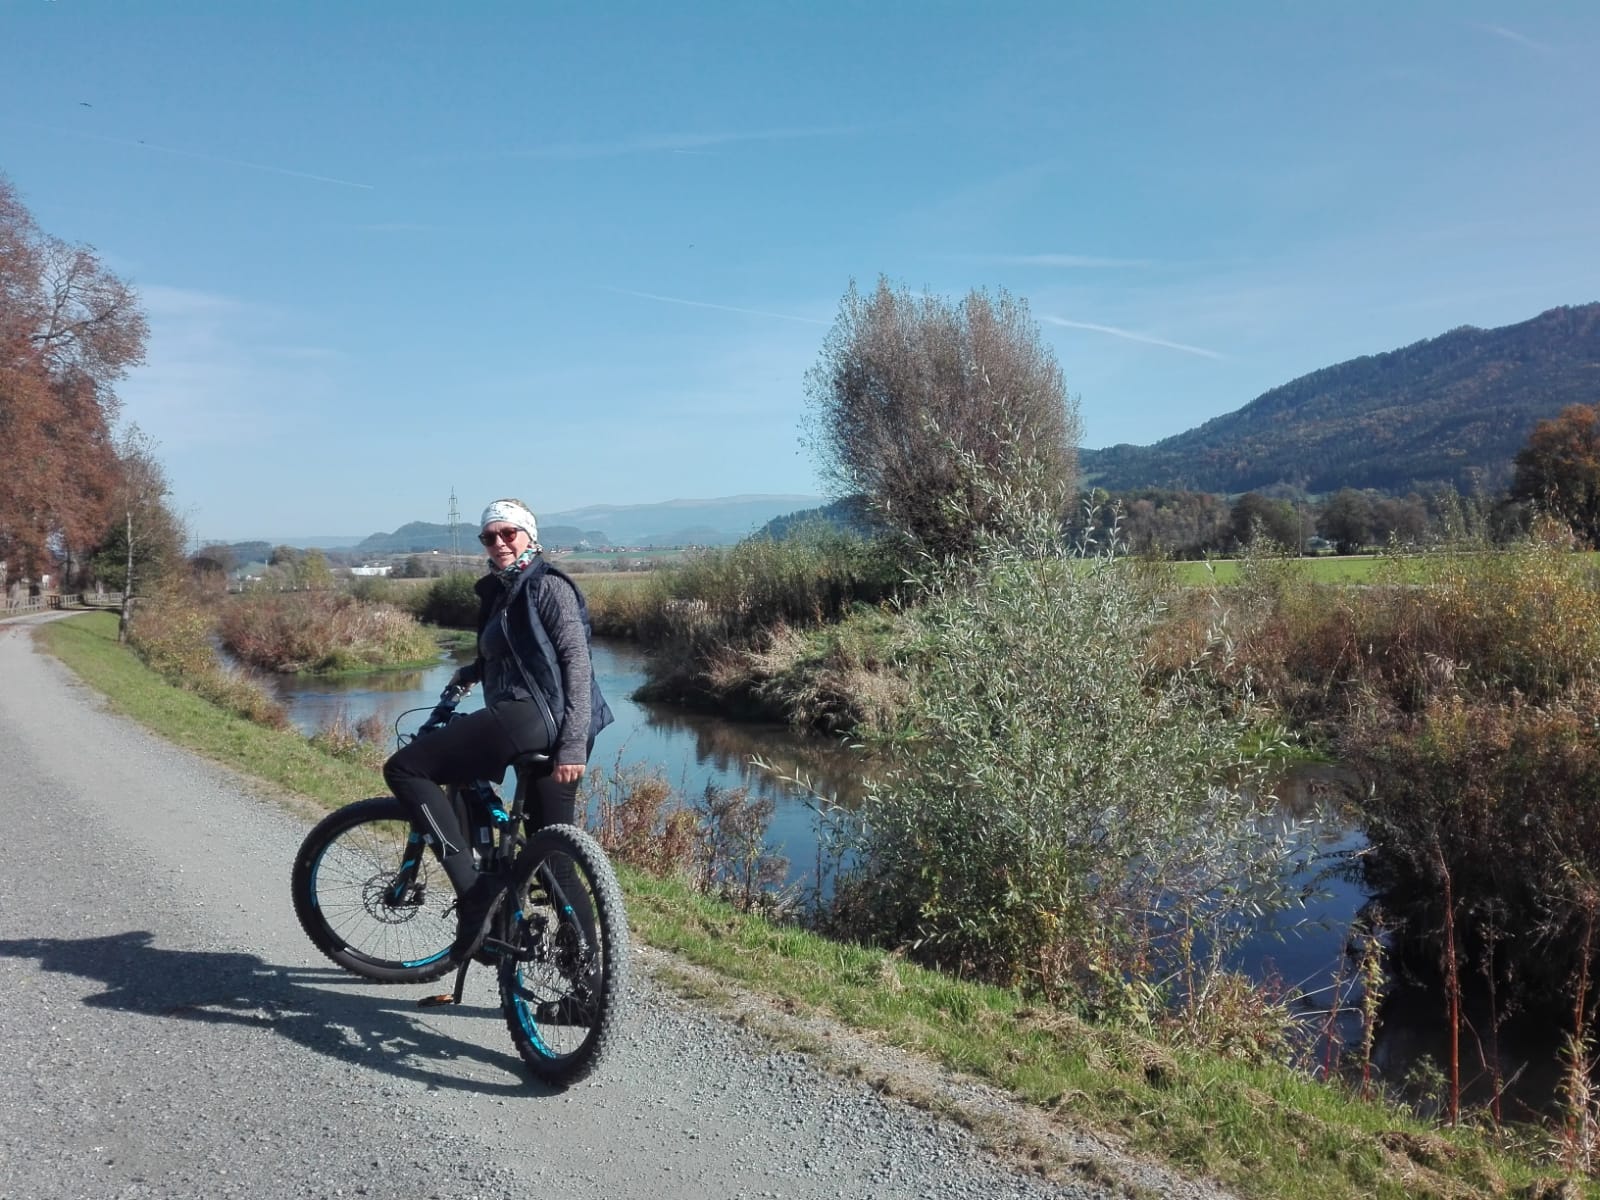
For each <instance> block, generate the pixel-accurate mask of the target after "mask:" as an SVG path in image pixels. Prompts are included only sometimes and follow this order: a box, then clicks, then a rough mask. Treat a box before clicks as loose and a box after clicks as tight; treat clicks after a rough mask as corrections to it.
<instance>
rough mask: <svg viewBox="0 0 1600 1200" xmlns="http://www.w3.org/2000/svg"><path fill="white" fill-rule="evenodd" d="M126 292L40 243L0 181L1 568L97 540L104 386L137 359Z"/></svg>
mask: <svg viewBox="0 0 1600 1200" xmlns="http://www.w3.org/2000/svg"><path fill="white" fill-rule="evenodd" d="M146 336H147V326H146V322H145V317H144V313H143V312H142V311H141V309H140V308H139V305H138V303H137V299H136V297H135V296H134V293H133V290H132V289H131V288H130V287H129V286H128V285H127V284H126V283H125V282H123V281H122V280H121V279H119V278H118V277H117V276H115V275H113V274H112V273H111V272H110V271H108V270H106V268H105V267H104V266H103V265H102V264H101V263H100V260H99V259H98V258H97V257H96V256H95V254H94V252H93V251H92V250H90V249H89V248H88V247H85V246H72V245H69V244H67V243H66V242H63V241H61V240H60V239H58V238H54V237H51V236H49V235H48V234H46V233H44V232H43V231H42V230H41V229H40V228H39V227H38V225H37V223H36V222H35V221H34V219H33V216H32V214H31V213H29V212H28V210H27V208H26V207H25V206H24V205H23V203H22V201H21V199H20V197H19V196H18V195H17V192H16V189H15V188H14V187H12V185H11V184H10V182H9V181H7V180H6V179H5V178H4V177H3V176H0V447H4V449H3V452H0V453H3V456H4V457H3V464H4V469H3V470H0V561H4V562H5V563H6V564H7V567H8V570H9V571H10V572H11V573H20V574H22V575H25V576H32V575H37V574H39V573H41V572H42V571H44V570H45V569H47V566H48V564H49V563H50V562H51V560H52V558H53V557H54V555H53V553H52V551H53V550H59V551H62V552H64V553H66V554H67V555H68V556H69V557H71V556H72V555H73V554H74V553H75V552H81V551H82V550H84V549H86V548H88V547H91V546H93V545H94V544H95V542H96V540H97V539H98V538H99V536H100V535H101V534H102V533H103V532H104V530H105V528H106V525H107V521H108V519H109V517H110V515H111V512H112V510H113V508H114V506H115V494H114V493H115V491H116V488H117V486H118V480H119V465H118V459H117V453H116V446H115V445H114V443H113V438H112V433H111V426H112V422H113V421H114V420H115V418H116V414H117V397H116V393H115V391H114V390H113V385H114V384H115V383H116V381H117V380H119V379H121V378H122V377H123V375H125V374H126V373H127V371H128V369H129V368H130V367H132V366H135V365H137V364H138V363H140V362H141V361H143V357H144V347H145V339H146Z"/></svg>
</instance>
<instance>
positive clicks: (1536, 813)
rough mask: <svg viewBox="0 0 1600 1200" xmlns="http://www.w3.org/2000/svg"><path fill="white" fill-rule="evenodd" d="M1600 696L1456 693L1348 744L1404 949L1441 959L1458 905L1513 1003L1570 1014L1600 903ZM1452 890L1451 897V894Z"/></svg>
mask: <svg viewBox="0 0 1600 1200" xmlns="http://www.w3.org/2000/svg"><path fill="white" fill-rule="evenodd" d="M1596 729H1600V687H1597V686H1595V685H1588V686H1585V687H1582V688H1578V689H1574V690H1573V691H1572V692H1571V693H1570V694H1568V695H1567V696H1565V697H1563V698H1562V699H1559V700H1555V701H1551V702H1549V703H1545V704H1533V703H1528V702H1526V701H1519V700H1513V701H1511V702H1510V703H1505V702H1501V701H1498V700H1494V699H1488V698H1463V697H1449V698H1445V699H1440V700H1436V701H1434V702H1432V703H1430V704H1429V705H1428V706H1427V708H1426V709H1425V710H1424V711H1423V712H1422V713H1420V714H1404V713H1398V712H1395V711H1393V710H1374V711H1372V712H1369V713H1366V714H1363V716H1362V717H1361V718H1359V719H1358V720H1357V721H1356V722H1354V723H1353V724H1352V726H1351V727H1350V729H1349V730H1348V731H1347V732H1346V734H1345V736H1344V738H1343V739H1342V740H1341V744H1340V749H1341V752H1342V754H1343V755H1344V757H1345V759H1346V761H1348V762H1349V763H1350V764H1351V765H1352V766H1353V767H1354V768H1355V769H1356V770H1357V772H1358V773H1359V774H1360V776H1361V778H1362V780H1363V782H1364V783H1365V784H1366V785H1367V794H1366V796H1365V798H1364V799H1363V801H1362V815H1363V825H1364V827H1365V832H1366V834H1367V838H1368V841H1369V843H1370V845H1371V850H1370V852H1369V853H1368V854H1367V855H1366V856H1364V858H1363V860H1362V861H1363V867H1364V872H1365V875H1366V878H1367V882H1368V885H1369V886H1370V887H1371V888H1372V889H1373V890H1374V892H1375V893H1376V894H1377V895H1378V896H1380V897H1381V899H1382V901H1383V904H1384V908H1385V910H1386V911H1387V912H1389V913H1391V914H1397V915H1403V916H1404V918H1405V926H1404V928H1403V929H1402V930H1401V933H1402V935H1403V937H1402V939H1401V940H1400V945H1401V946H1402V947H1403V948H1409V950H1410V951H1411V954H1410V956H1411V957H1413V958H1415V957H1418V956H1420V958H1421V959H1422V960H1423V961H1424V962H1426V963H1428V964H1433V963H1436V962H1437V961H1438V953H1437V940H1438V931H1439V930H1440V929H1443V928H1445V927H1446V926H1445V921H1444V916H1445V913H1444V907H1445V900H1444V897H1445V896H1447V895H1448V896H1450V897H1452V898H1453V899H1452V904H1453V911H1452V912H1451V913H1450V917H1451V920H1452V922H1453V923H1454V924H1455V925H1456V926H1457V927H1458V928H1459V929H1460V931H1461V935H1462V938H1463V945H1464V951H1465V953H1466V954H1467V955H1468V956H1469V957H1470V958H1473V959H1475V960H1477V961H1478V962H1479V963H1480V964H1482V963H1483V962H1484V961H1485V960H1486V959H1487V957H1488V955H1490V954H1493V955H1494V956H1495V961H1494V966H1495V972H1496V974H1497V975H1498V976H1499V977H1500V978H1501V980H1502V981H1503V983H1502V993H1501V999H1502V1001H1503V1002H1506V1003H1509V1004H1513V1005H1521V1006H1532V1007H1535V1008H1541V1007H1543V1008H1545V1009H1546V1010H1547V1011H1548V1008H1549V1007H1550V1006H1554V1007H1555V1010H1556V1011H1557V1012H1558V1013H1559V1012H1560V1011H1562V1010H1563V1007H1564V1009H1565V1011H1570V1010H1571V1007H1572V999H1571V998H1570V991H1569V988H1570V985H1571V983H1572V981H1573V980H1575V979H1577V978H1578V977H1579V976H1580V975H1581V974H1583V973H1584V972H1585V971H1587V972H1588V974H1589V975H1590V976H1591V977H1592V976H1593V974H1594V971H1593V964H1592V963H1591V962H1590V961H1589V955H1590V954H1591V953H1592V951H1591V948H1590V947H1589V945H1588V943H1587V940H1586V939H1585V937H1584V936H1583V930H1584V927H1585V925H1586V923H1588V922H1591V921H1593V919H1594V916H1595V912H1596V904H1597V902H1596V897H1597V896H1600V806H1597V805H1596V804H1595V803H1594V798H1595V797H1596V796H1600V738H1597V737H1596V736H1595V731H1596ZM1447 885H1448V888H1447Z"/></svg>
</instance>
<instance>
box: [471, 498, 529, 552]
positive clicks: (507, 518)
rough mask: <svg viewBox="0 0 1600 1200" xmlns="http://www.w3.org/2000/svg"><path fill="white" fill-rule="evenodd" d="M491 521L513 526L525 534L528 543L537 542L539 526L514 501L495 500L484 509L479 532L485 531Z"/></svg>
mask: <svg viewBox="0 0 1600 1200" xmlns="http://www.w3.org/2000/svg"><path fill="white" fill-rule="evenodd" d="M491 521H504V522H505V523H506V524H507V525H515V526H516V527H517V528H518V529H522V530H525V531H526V532H527V534H528V540H529V541H533V542H537V541H538V540H539V526H538V524H537V523H536V522H535V521H534V519H533V514H532V513H531V512H529V511H528V510H527V509H525V508H523V507H522V505H520V504H518V503H517V502H516V501H515V500H496V501H495V502H494V503H493V504H491V505H489V507H488V508H486V509H484V510H483V520H482V521H480V522H478V530H479V532H482V531H483V530H485V529H487V528H488V527H489V522H491Z"/></svg>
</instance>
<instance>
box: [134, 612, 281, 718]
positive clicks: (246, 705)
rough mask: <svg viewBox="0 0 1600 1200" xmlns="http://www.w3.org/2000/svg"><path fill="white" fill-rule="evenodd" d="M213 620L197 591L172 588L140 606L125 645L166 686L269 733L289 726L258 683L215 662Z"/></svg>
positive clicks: (277, 705)
mask: <svg viewBox="0 0 1600 1200" xmlns="http://www.w3.org/2000/svg"><path fill="white" fill-rule="evenodd" d="M213 624H214V622H213V618H212V616H211V614H210V613H209V612H208V611H207V609H206V607H205V606H204V604H203V603H202V602H201V597H200V594H199V593H198V592H197V591H194V590H190V589H186V588H172V589H168V590H166V591H163V592H160V593H158V594H157V595H156V596H154V597H152V598H150V599H149V600H147V601H145V602H144V603H143V604H140V605H139V606H138V608H136V609H135V610H134V620H133V624H132V626H131V627H130V628H129V631H128V640H129V643H130V644H131V645H132V646H133V649H134V652H135V653H137V654H138V655H139V657H140V658H142V659H143V660H144V661H145V664H146V665H147V666H149V667H150V669H151V670H153V671H155V672H156V673H157V674H158V675H160V676H161V677H162V678H164V679H165V680H166V681H167V682H168V683H171V684H173V685H175V686H177V687H181V688H184V689H186V690H188V691H191V692H194V693H195V694H196V695H198V696H200V697H201V698H202V699H204V700H207V701H209V702H210V703H212V704H215V705H216V706H217V707H218V708H221V709H224V710H226V711H227V712H231V713H233V714H235V715H236V716H240V717H243V718H244V719H245V720H247V721H254V722H256V723H257V724H259V725H265V726H267V727H268V728H270V729H283V728H286V727H287V726H288V724H289V716H288V713H287V712H286V711H285V710H284V707H283V705H282V704H280V703H279V702H278V701H277V699H276V698H275V697H274V696H273V695H272V694H271V692H270V691H268V689H267V688H266V686H265V685H263V684H262V683H261V681H260V680H258V679H255V678H253V677H251V676H250V675H248V674H246V673H244V672H242V671H238V670H234V669H232V668H230V667H228V666H227V665H225V664H224V663H222V662H221V661H220V660H219V659H218V658H217V652H216V650H215V648H214V647H213V646H212V642H211V635H212V627H213Z"/></svg>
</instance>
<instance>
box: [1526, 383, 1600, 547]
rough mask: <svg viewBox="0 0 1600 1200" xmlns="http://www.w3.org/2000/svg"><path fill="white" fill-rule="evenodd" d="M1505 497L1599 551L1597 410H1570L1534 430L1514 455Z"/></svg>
mask: <svg viewBox="0 0 1600 1200" xmlns="http://www.w3.org/2000/svg"><path fill="white" fill-rule="evenodd" d="M1511 497H1512V499H1514V500H1527V501H1530V502H1531V503H1533V504H1535V505H1537V506H1538V507H1539V508H1540V509H1541V510H1543V511H1544V512H1547V513H1549V514H1550V515H1551V516H1552V517H1555V518H1556V519H1557V520H1559V521H1562V522H1564V523H1566V524H1567V525H1568V526H1570V527H1571V529H1572V532H1573V533H1574V534H1576V535H1577V536H1578V537H1580V538H1582V539H1583V540H1584V541H1586V542H1587V543H1588V544H1589V545H1591V546H1600V409H1596V408H1595V407H1594V406H1592V405H1588V404H1574V405H1571V406H1570V407H1568V408H1565V409H1563V410H1562V412H1561V415H1560V416H1558V417H1554V418H1552V419H1551V420H1548V421H1540V422H1539V423H1538V424H1537V425H1535V426H1534V428H1533V432H1532V433H1531V434H1530V435H1529V436H1528V444H1527V445H1526V446H1524V447H1523V448H1522V449H1521V450H1519V451H1518V452H1517V457H1516V468H1515V472H1514V474H1513V475H1512V478H1511Z"/></svg>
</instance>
